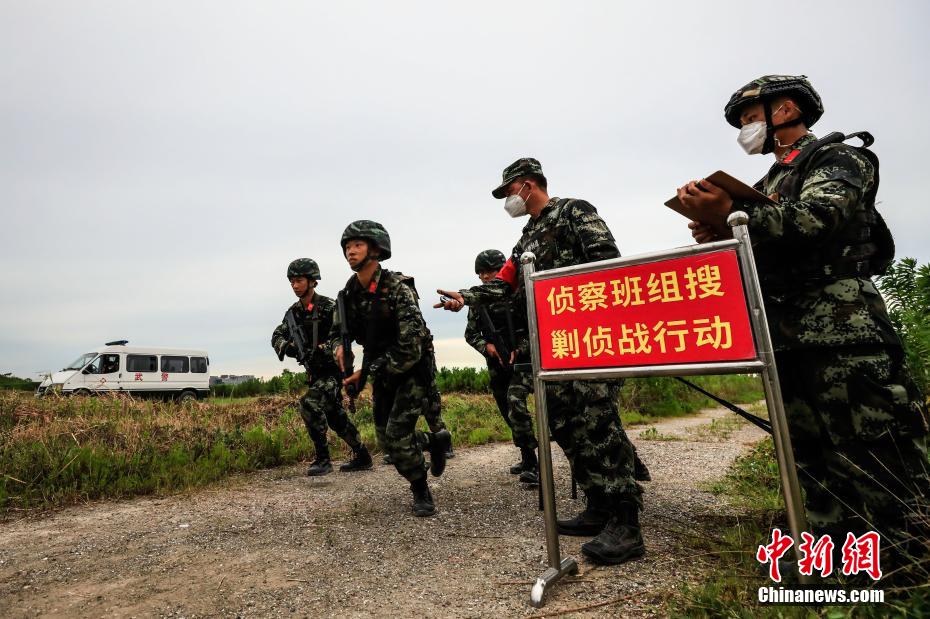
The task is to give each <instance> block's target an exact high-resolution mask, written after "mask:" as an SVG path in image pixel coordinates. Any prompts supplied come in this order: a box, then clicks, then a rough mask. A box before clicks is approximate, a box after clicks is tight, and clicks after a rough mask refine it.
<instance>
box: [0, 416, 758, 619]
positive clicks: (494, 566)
mask: <svg viewBox="0 0 930 619" xmlns="http://www.w3.org/2000/svg"><path fill="white" fill-rule="evenodd" d="M724 416H726V417H732V414H730V413H728V412H726V411H724V410H722V409H713V410H708V411H704V412H703V413H702V414H701V415H697V416H690V417H685V418H676V419H671V420H668V421H664V422H662V423H657V424H655V425H654V427H655V428H656V430H657V431H658V432H659V434H660V436H668V435H676V436H679V437H681V438H682V439H683V440H637V438H638V435H639V433H640V432H642V431H643V430H644V429H645V428H644V427H639V428H636V429H633V430H631V432H630V435H631V437H632V438H633V440H634V441H635V442H636V443H637V448H638V450H639V452H640V454H641V456H642V458H643V460H644V461H645V462H646V463H647V464H648V465H649V467H650V469H651V472H652V477H653V481H652V482H651V483H647V484H645V487H646V511H645V513H644V515H643V535H644V537H645V540H646V544H647V555H646V557H645V558H643V559H641V560H639V561H635V562H633V563H628V564H626V565H622V566H619V567H612V568H604V567H599V568H595V567H594V566H592V565H591V564H588V563H586V562H583V561H582V556H581V554H580V550H579V546H580V544H581V543H582V542H584V541H586V540H585V539H583V538H573V537H562V538H561V544H562V553H563V556H566V555H569V556H573V557H575V558H576V559H578V560H579V565H580V567H581V572H582V573H581V576H580V577H579V579H577V581H576V582H563V583H560V584H559V585H558V586H557V587H555V589H553V591H552V593H551V594H550V597H549V598H548V601H547V604H546V606H545V608H544V609H542V612H547V613H551V612H554V611H558V610H563V609H569V608H575V607H580V606H585V605H589V604H596V603H598V602H606V601H609V600H614V599H616V598H621V597H622V598H623V601H621V602H618V603H616V604H612V605H609V606H604V607H601V608H598V609H592V610H589V611H585V612H583V613H580V614H573V615H572V616H606V615H609V616H617V615H624V616H629V615H635V616H643V615H646V616H648V615H658V614H659V613H660V603H661V600H662V599H664V597H665V594H666V592H668V591H672V590H675V589H676V588H677V587H678V585H679V584H680V583H681V582H682V581H683V580H684V579H687V578H689V577H693V575H691V576H689V560H688V558H687V556H686V554H685V553H684V552H683V550H686V549H687V544H688V539H689V536H690V535H691V534H692V533H693V522H694V520H696V519H699V518H700V516H701V515H702V514H708V513H710V512H712V511H716V510H719V509H721V507H722V506H721V505H720V504H719V500H718V499H717V498H715V497H714V496H713V495H711V494H709V493H707V492H705V491H703V490H702V489H701V488H702V487H703V486H704V485H705V484H706V482H708V481H711V480H714V479H718V478H720V477H721V476H722V475H723V474H724V473H725V471H726V469H727V467H728V466H729V464H730V463H731V462H732V460H733V459H734V458H735V457H736V456H737V455H738V454H740V453H741V452H742V451H743V450H745V449H747V447H748V446H749V445H751V444H753V443H754V442H756V441H758V440H759V439H760V438H762V436H763V434H762V432H761V431H760V430H757V429H756V428H755V427H753V426H749V425H745V424H739V425H738V426H736V428H735V430H734V431H733V432H732V435H730V436H729V438H727V439H726V440H721V439H720V436H718V435H717V434H716V433H714V432H707V431H705V430H706V428H701V429H699V430H697V431H695V426H701V425H704V426H707V424H709V423H710V422H711V421H712V420H713V419H716V418H719V417H724ZM456 453H457V457H456V458H455V459H454V460H451V461H450V463H449V467H448V469H447V470H446V473H445V474H444V475H443V477H442V478H441V479H439V480H435V479H433V480H432V481H431V486H432V488H433V494H434V496H435V499H436V503H437V507H438V509H439V514H438V515H437V516H436V517H434V518H414V517H413V516H412V515H411V514H410V511H409V510H410V492H409V489H408V488H407V486H406V484H405V483H404V482H403V480H402V479H401V478H400V477H399V476H398V475H397V474H396V473H395V472H394V470H393V467H387V466H376V467H375V470H373V471H370V472H364V473H355V474H340V473H334V474H332V475H329V476H327V477H324V478H308V477H305V476H304V475H303V472H304V467H303V466H301V467H285V468H279V469H274V470H270V471H264V472H260V473H256V474H251V475H243V476H238V477H236V478H234V479H232V480H230V481H228V482H226V483H224V484H221V485H217V486H213V487H211V488H209V489H205V490H199V491H195V492H192V493H189V494H185V495H177V496H172V497H168V498H143V499H135V500H131V501H123V502H103V503H96V504H91V505H86V506H78V507H73V508H68V509H64V510H61V511H58V512H55V513H53V514H51V515H48V516H45V517H38V518H28V519H24V520H20V521H15V522H8V523H5V524H2V525H0V616H2V617H22V616H36V615H43V616H76V615H78V616H101V615H112V616H121V617H122V616H185V617H195V616H263V617H264V616H278V615H299V616H339V617H347V616H348V617H374V616H379V617H382V616H436V617H477V616H493V617H524V616H527V615H531V614H533V612H534V610H533V609H532V608H530V607H529V605H528V599H529V590H530V585H531V584H532V581H533V580H534V579H535V578H536V576H537V575H538V574H540V573H541V572H542V571H543V569H544V568H545V556H546V553H545V541H544V535H543V531H542V516H541V512H539V511H538V510H537V495H536V493H535V492H534V491H528V490H526V489H524V488H522V487H521V485H520V484H519V483H517V482H516V479H515V477H513V476H511V475H510V474H509V473H508V472H507V468H509V466H510V465H511V464H512V463H513V462H515V461H516V460H517V459H518V457H517V450H516V449H515V448H514V447H513V446H512V445H507V444H495V445H489V446H485V447H478V448H473V449H461V450H459V451H457V452H456ZM553 459H554V461H555V476H556V493H557V496H558V508H559V514H560V515H562V514H570V513H573V512H575V511H577V510H580V509H581V508H582V504H581V502H580V501H579V502H575V501H572V500H571V498H570V492H569V490H570V483H569V481H568V480H569V477H568V465H567V463H566V461H565V459H564V457H563V456H562V453H561V450H559V449H558V447H557V446H556V445H555V443H553Z"/></svg>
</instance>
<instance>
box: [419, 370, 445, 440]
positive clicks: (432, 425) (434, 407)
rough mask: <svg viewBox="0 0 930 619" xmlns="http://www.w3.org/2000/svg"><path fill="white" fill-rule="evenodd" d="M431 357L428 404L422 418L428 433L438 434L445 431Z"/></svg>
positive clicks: (440, 399)
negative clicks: (427, 427)
mask: <svg viewBox="0 0 930 619" xmlns="http://www.w3.org/2000/svg"><path fill="white" fill-rule="evenodd" d="M430 356H431V357H432V359H431V363H430V376H431V377H432V378H431V380H430V387H429V402H428V403H427V406H426V410H425V411H424V413H423V416H424V417H425V418H426V425H427V426H429V431H430V432H439V431H440V430H443V429H445V427H446V423H445V422H444V421H443V420H442V395H441V394H440V393H439V387H437V386H436V373H437V372H436V356H435V355H430Z"/></svg>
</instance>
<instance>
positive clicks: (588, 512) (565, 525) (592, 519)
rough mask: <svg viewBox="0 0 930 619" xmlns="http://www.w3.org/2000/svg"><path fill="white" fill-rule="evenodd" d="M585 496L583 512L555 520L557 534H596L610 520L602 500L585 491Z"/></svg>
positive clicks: (608, 512)
mask: <svg viewBox="0 0 930 619" xmlns="http://www.w3.org/2000/svg"><path fill="white" fill-rule="evenodd" d="M587 498H588V504H587V505H586V506H585V508H584V511H583V512H581V513H580V514H578V515H577V516H575V517H574V518H570V519H568V520H556V522H555V526H556V529H557V530H558V532H559V535H577V536H585V537H586V536H588V535H597V534H598V533H600V532H601V531H602V530H603V529H604V526H605V525H606V524H607V522H608V521H609V520H610V511H609V510H608V509H607V507H606V506H605V505H604V501H603V500H602V499H601V498H600V497H598V496H596V495H594V494H593V493H591V492H589V493H587Z"/></svg>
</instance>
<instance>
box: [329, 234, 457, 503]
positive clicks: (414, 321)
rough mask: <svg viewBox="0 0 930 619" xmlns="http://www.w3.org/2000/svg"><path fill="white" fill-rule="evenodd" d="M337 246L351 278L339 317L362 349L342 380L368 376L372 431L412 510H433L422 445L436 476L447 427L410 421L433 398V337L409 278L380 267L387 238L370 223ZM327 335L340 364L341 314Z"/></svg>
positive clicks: (360, 383) (386, 254) (386, 253)
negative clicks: (433, 428)
mask: <svg viewBox="0 0 930 619" xmlns="http://www.w3.org/2000/svg"><path fill="white" fill-rule="evenodd" d="M341 246H342V248H343V251H344V253H345V256H346V260H347V261H348V263H349V266H350V267H351V268H352V270H353V271H355V275H353V276H352V278H351V279H350V280H349V281H348V283H346V287H345V289H343V291H342V292H340V293H339V294H340V295H344V299H345V311H346V316H345V320H346V323H347V325H348V329H349V333H350V334H351V336H352V338H353V340H354V341H356V342H358V343H359V344H361V345H362V346H363V347H364V351H365V353H364V357H363V359H362V364H361V368H360V369H358V370H357V371H355V372H354V373H353V374H352V375H351V376H349V377H348V378H346V379H345V380H344V381H343V384H345V385H346V386H349V385H356V386H357V388H358V389H361V388H362V387H364V384H365V380H366V379H367V378H368V377H371V379H372V400H373V408H374V410H373V413H374V421H375V428H376V430H377V432H378V436H379V438H380V440H381V441H382V444H383V445H384V447H385V448H386V449H387V451H388V453H389V454H390V455H391V459H392V461H393V464H394V466H395V467H396V468H397V472H398V473H400V474H401V475H403V476H404V478H405V479H406V480H407V481H409V482H410V489H411V490H412V492H413V512H414V514H415V515H417V516H432V515H433V514H434V513H435V511H436V510H435V505H434V503H433V496H432V494H431V493H430V489H429V485H428V484H427V480H426V467H425V459H424V458H423V450H422V445H426V446H427V447H428V449H429V452H430V471H431V472H432V474H433V475H435V476H437V477H438V476H439V475H441V474H442V472H443V470H444V469H445V465H446V452H447V451H448V450H449V447H450V446H451V443H452V437H451V435H450V434H449V431H448V430H446V429H444V428H443V429H441V430H439V431H438V432H435V433H434V432H427V433H424V432H418V431H417V430H416V423H417V419H418V418H419V417H420V415H424V414H426V412H427V408H428V407H429V406H430V405H431V403H433V402H434V400H435V398H436V391H435V381H434V374H433V370H434V368H435V362H434V361H433V354H432V335H430V332H429V329H427V328H426V323H425V322H424V321H423V316H422V314H421V313H420V307H419V305H418V299H417V293H416V289H415V288H414V287H413V278H411V277H406V276H404V275H400V274H398V273H393V272H391V271H388V270H386V269H382V268H381V264H380V263H381V262H382V261H384V260H387V259H388V258H390V257H391V238H390V236H388V233H387V231H386V230H385V229H384V227H383V226H382V225H381V224H379V223H377V222H374V221H368V220H360V221H356V222H353V223H351V224H349V226H348V227H347V228H346V229H345V232H343V234H342V240H341ZM336 320H337V324H336V325H335V327H334V328H333V330H332V332H331V336H330V343H331V346H332V348H333V351H334V353H335V356H336V360H337V363H338V364H339V366H340V367H342V368H343V370H344V369H345V363H344V354H343V348H342V340H341V339H340V335H339V330H340V324H341V320H342V319H341V317H339V316H338V315H337V319H336Z"/></svg>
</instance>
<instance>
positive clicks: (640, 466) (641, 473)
mask: <svg viewBox="0 0 930 619" xmlns="http://www.w3.org/2000/svg"><path fill="white" fill-rule="evenodd" d="M633 479H635V480H636V481H652V475H650V474H649V469H647V468H646V463H645V462H643V461H642V460H640V459H639V454H638V453H636V452H635V451H634V452H633Z"/></svg>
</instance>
